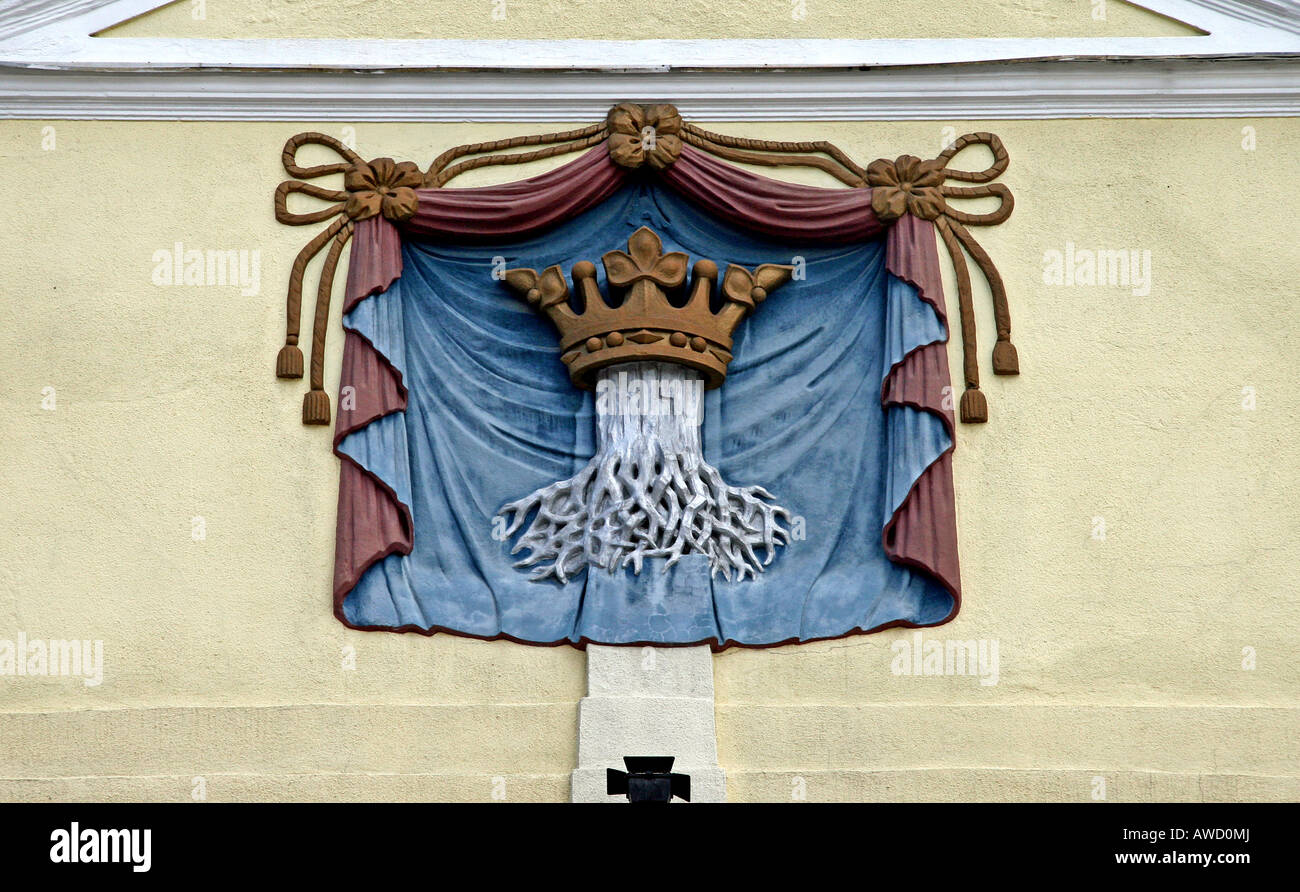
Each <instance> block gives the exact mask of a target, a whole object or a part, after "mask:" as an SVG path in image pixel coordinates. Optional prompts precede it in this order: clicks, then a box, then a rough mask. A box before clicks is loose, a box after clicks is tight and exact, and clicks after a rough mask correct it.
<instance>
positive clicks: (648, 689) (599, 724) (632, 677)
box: [572, 645, 726, 802]
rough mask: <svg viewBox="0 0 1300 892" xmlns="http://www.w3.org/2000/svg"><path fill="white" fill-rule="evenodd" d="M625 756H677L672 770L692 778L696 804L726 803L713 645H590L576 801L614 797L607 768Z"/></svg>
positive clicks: (581, 713) (575, 777)
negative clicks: (720, 765) (716, 717)
mask: <svg viewBox="0 0 1300 892" xmlns="http://www.w3.org/2000/svg"><path fill="white" fill-rule="evenodd" d="M624 756H672V757H673V758H674V759H675V760H676V761H674V763H673V771H675V772H680V773H683V774H687V775H689V776H690V778H691V801H692V802H724V801H726V778H725V777H724V774H723V772H722V770H721V769H719V768H718V746H717V731H716V730H715V722H714V702H713V654H712V652H711V651H710V650H709V648H708V647H707V646H703V647H599V646H596V645H592V646H591V647H589V648H588V650H587V696H586V697H583V698H582V702H581V703H579V704H578V767H577V768H576V769H575V770H574V772H573V781H572V791H573V792H572V799H573V801H574V802H608V801H611V800H610V797H609V796H608V794H607V793H606V786H605V770H606V769H607V768H622V767H623V764H624V763H623V757H624Z"/></svg>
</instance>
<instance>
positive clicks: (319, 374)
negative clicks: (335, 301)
mask: <svg viewBox="0 0 1300 892" xmlns="http://www.w3.org/2000/svg"><path fill="white" fill-rule="evenodd" d="M340 222H342V223H343V226H342V228H340V229H339V230H338V234H337V235H335V236H334V243H333V244H332V245H330V249H329V253H328V254H326V255H325V265H324V266H323V267H321V271H320V284H319V285H318V286H317V288H316V321H315V324H314V325H313V326H312V330H311V390H309V391H308V392H307V393H306V395H304V396H303V401H302V423H303V424H329V423H330V398H329V394H327V393H326V392H325V336H326V334H327V333H328V332H329V320H330V295H331V292H333V290H334V271H335V269H336V268H337V267H338V264H339V257H340V256H341V255H342V254H343V246H344V245H346V244H347V243H348V239H349V238H351V237H352V227H353V223H352V221H351V220H347V221H340ZM327 231H328V230H327Z"/></svg>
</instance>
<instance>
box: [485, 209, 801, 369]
mask: <svg viewBox="0 0 1300 892" xmlns="http://www.w3.org/2000/svg"><path fill="white" fill-rule="evenodd" d="M601 262H602V263H603V264H604V266H605V278H606V281H607V282H608V284H609V287H610V289H611V291H612V292H613V293H614V294H615V295H621V296H622V301H621V303H620V302H618V301H617V300H615V303H617V306H613V305H611V303H610V301H608V300H606V298H605V295H603V294H602V293H601V290H600V286H599V284H598V283H597V281H596V265H595V264H594V263H591V262H590V261H585V260H584V261H581V262H579V263H576V264H574V266H573V271H572V272H573V282H574V285H575V286H576V288H577V290H578V293H579V295H580V296H581V298H582V308H583V309H582V312H575V311H574V309H573V307H572V305H571V303H570V291H569V284H568V282H567V281H566V280H565V278H564V274H563V272H562V271H561V269H560V267H559V266H551V267H548V268H546V269H545V270H543V271H542V272H541V273H538V272H537V271H536V270H532V269H512V270H508V271H507V272H506V279H505V280H506V284H507V285H509V286H510V288H511V289H513V290H514V291H515V293H516V294H518V295H519V296H520V297H522V298H523V299H524V300H525V301H526V302H527V303H528V304H529V305H530V306H532V307H533V308H534V309H536V310H537V311H538V312H540V313H544V314H545V315H546V316H547V317H548V318H549V319H550V320H551V321H552V322H553V323H554V324H555V327H556V328H557V329H558V330H559V332H560V349H561V351H562V352H561V357H560V358H561V359H562V360H563V362H564V364H565V365H566V366H568V368H569V377H570V379H571V380H572V381H573V383H574V384H575V385H577V386H578V387H581V388H584V389H586V390H591V389H594V388H595V386H596V374H595V373H596V372H597V371H598V370H599V369H602V368H605V367H606V366H610V365H614V364H616V363H621V362H640V361H648V360H655V361H661V362H672V363H677V364H679V365H684V366H688V367H690V368H693V369H697V370H698V371H700V372H701V373H702V374H703V376H704V383H705V387H706V388H714V387H719V386H721V385H722V382H723V381H724V380H725V379H726V376H727V365H728V363H730V362H731V347H732V338H731V336H732V333H733V332H734V331H735V329H736V326H737V325H739V324H740V321H741V320H742V319H743V318H744V317H745V315H746V314H747V313H750V312H753V311H754V310H755V309H756V308H757V307H758V305H759V304H760V303H762V302H763V301H764V300H766V299H767V296H768V294H769V293H770V292H771V291H773V290H774V289H776V288H778V287H780V286H781V285H783V284H784V283H785V282H788V281H789V280H790V277H791V275H792V274H793V271H794V269H793V267H790V266H782V265H778V264H772V263H765V264H762V265H760V266H759V267H758V268H757V269H756V270H754V271H753V272H750V271H749V270H747V269H745V268H744V267H741V266H736V265H735V264H731V265H729V266H728V267H727V271H726V274H725V275H724V276H723V280H722V302H723V303H722V307H721V309H719V310H718V311H717V312H716V313H715V312H713V310H712V307H711V302H712V300H713V293H714V289H715V287H716V285H717V282H718V265H717V264H716V263H714V262H713V261H711V260H705V259H701V260H697V261H696V262H695V266H694V267H693V268H692V270H691V275H690V284H689V287H688V286H687V274H686V268H687V263H688V258H687V256H686V255H685V254H683V253H681V252H680V251H673V252H669V253H667V254H665V253H664V251H663V242H662V241H661V240H660V238H659V236H657V235H655V233H654V232H652V231H651V230H650V229H647V228H646V227H644V226H643V227H641V228H640V229H638V230H637V231H636V232H634V233H633V234H632V236H631V238H629V239H628V244H627V250H626V251H609V252H607V253H606V254H604V255H603V256H602V257H601ZM683 297H684V302H683V300H682V298H683Z"/></svg>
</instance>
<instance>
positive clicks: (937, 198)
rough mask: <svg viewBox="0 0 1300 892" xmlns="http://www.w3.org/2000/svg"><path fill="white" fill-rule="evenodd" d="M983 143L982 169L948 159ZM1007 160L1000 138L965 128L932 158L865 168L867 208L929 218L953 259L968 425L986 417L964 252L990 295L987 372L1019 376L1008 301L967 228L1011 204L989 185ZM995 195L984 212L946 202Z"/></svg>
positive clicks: (1002, 216)
mask: <svg viewBox="0 0 1300 892" xmlns="http://www.w3.org/2000/svg"><path fill="white" fill-rule="evenodd" d="M976 144H978V145H986V146H988V147H989V150H990V151H991V152H992V153H993V163H992V164H991V165H989V166H988V167H987V168H985V169H984V170H960V169H958V168H954V167H949V166H948V165H949V163H950V162H951V161H952V159H953V156H955V155H956V154H957V153H958V152H960V151H961V150H962V149H964V148H966V147H967V146H969V145H976ZM1009 163H1010V159H1009V156H1008V155H1007V151H1006V149H1005V148H1003V146H1002V141H1001V140H999V139H998V138H997V137H996V136H994V135H993V134H992V133H968V134H966V135H965V136H962V137H960V138H958V139H957V140H955V141H954V142H953V143H952V145H950V146H949V147H948V148H947V149H945V150H944V151H943V152H941V153H940V154H939V157H937V158H935V159H933V160H932V161H922V160H921V159H919V158H916V157H914V156H912V155H903V156H901V157H899V158H898V159H896V160H894V161H889V160H886V159H881V160H879V161H874V162H872V163H871V165H870V166H869V167H868V168H867V171H866V181H867V184H868V185H869V186H871V190H872V192H871V207H872V210H874V211H875V213H876V217H877V218H879V219H880V220H895V219H897V218H899V217H901V216H902V215H904V214H912V215H913V216H915V217H918V218H920V219H922V220H930V221H932V222H933V223H934V227H935V230H936V231H937V232H938V233H939V237H940V238H941V239H942V240H943V244H944V247H945V248H947V249H948V256H949V257H951V258H952V265H953V272H954V273H955V275H956V277H957V306H958V308H959V311H960V320H961V346H962V373H963V376H964V377H965V380H966V390H965V392H964V393H963V394H962V397H961V407H960V408H961V420H962V422H963V423H966V424H982V423H984V422H986V421H988V420H989V406H988V399H987V397H985V396H984V394H983V393H982V392H980V389H979V387H980V373H979V361H978V348H977V347H976V334H975V311H974V308H973V307H972V302H973V297H972V294H973V292H972V289H971V278H970V269H969V268H968V267H967V265H966V255H967V254H969V255H970V257H971V259H972V260H974V261H975V265H976V266H978V267H979V268H980V272H981V273H983V274H984V278H985V280H987V281H988V283H989V291H990V292H991V293H992V296H993V318H994V321H995V324H996V326H997V341H996V342H995V343H994V345H993V373H994V374H995V375H1018V374H1020V357H1019V356H1018V355H1017V354H1016V348H1015V345H1014V344H1012V343H1011V311H1010V309H1009V308H1008V307H1007V292H1006V288H1005V287H1004V286H1003V284H1002V276H1001V275H999V274H998V270H997V267H995V266H994V265H993V259H992V258H991V257H989V255H988V252H987V251H985V250H984V249H983V248H982V247H981V246H980V244H979V242H977V241H975V238H974V236H972V235H971V234H970V230H969V229H967V228H966V227H967V226H991V225H994V224H996V223H1001V222H1002V221H1003V220H1006V219H1007V217H1009V216H1011V211H1012V208H1013V207H1014V206H1015V202H1014V200H1013V199H1012V197H1011V190H1010V189H1008V188H1007V187H1006V186H1005V185H1003V184H1002V183H991V182H989V181H990V180H993V179H995V178H997V177H998V176H1000V175H1001V174H1002V173H1003V171H1005V170H1006V169H1007V165H1008V164H1009ZM948 180H959V181H962V182H966V183H978V184H980V185H977V186H949V185H947V181H948ZM990 197H992V198H997V199H999V201H1000V204H999V206H998V208H997V209H996V210H994V211H990V212H989V213H986V214H970V213H967V212H965V211H961V210H958V209H957V208H955V207H953V206H952V205H951V204H949V199H953V198H990Z"/></svg>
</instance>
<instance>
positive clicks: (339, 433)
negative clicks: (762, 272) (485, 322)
mask: <svg viewBox="0 0 1300 892" xmlns="http://www.w3.org/2000/svg"><path fill="white" fill-rule="evenodd" d="M627 176H628V171H626V170H625V169H624V168H621V167H618V166H616V165H615V164H614V163H613V162H612V161H610V159H609V153H608V151H607V149H606V147H605V145H604V144H601V145H598V146H596V147H595V148H593V149H591V150H590V151H589V152H587V153H585V154H583V155H581V156H580V157H578V158H577V159H575V160H574V161H571V162H569V163H568V164H565V165H562V166H560V167H558V168H556V169H554V170H551V171H548V172H547V173H544V174H541V175H539V176H536V177H531V178H529V179H526V180H519V181H517V182H513V183H506V184H504V185H500V186H482V187H477V188H470V189H419V190H417V194H418V196H419V202H420V203H419V208H418V210H417V211H416V214H415V216H414V217H413V218H412V219H410V220H409V221H407V222H406V223H404V224H403V227H402V231H401V232H399V231H398V229H397V228H396V227H395V226H394V225H393V224H392V223H390V222H389V221H387V220H385V219H383V218H382V217H373V218H371V219H368V220H363V221H361V222H360V223H359V224H357V227H356V231H355V233H354V236H353V240H352V254H351V261H350V264H349V269H348V282H347V291H346V297H345V303H344V306H345V311H346V310H351V309H352V308H353V307H354V306H356V304H357V303H359V302H360V301H362V300H364V299H365V298H367V297H369V296H371V295H373V294H377V293H379V292H382V291H384V290H385V289H386V288H388V286H389V285H391V284H392V283H393V282H394V281H395V280H396V279H397V277H398V276H400V275H401V273H402V256H401V239H402V237H403V236H405V237H407V238H415V239H423V240H430V241H435V240H440V239H444V240H455V241H480V242H486V241H513V240H517V239H520V238H524V237H527V236H529V235H534V234H536V233H539V232H542V231H544V230H546V229H549V228H551V227H553V226H556V225H558V224H560V223H562V222H564V221H566V220H569V219H572V218H573V217H575V216H577V215H578V214H581V213H582V212H583V211H585V210H587V209H589V208H592V207H595V206H596V205H597V204H599V203H600V202H602V201H604V200H605V199H606V198H608V197H609V196H610V195H612V194H613V193H614V192H615V191H617V190H618V188H619V187H620V186H621V185H622V184H623V181H624V179H625V178H626V177H627ZM659 176H660V177H661V178H662V181H663V182H664V183H665V184H666V185H667V186H669V187H670V188H672V189H674V190H675V191H677V192H679V193H680V194H681V195H682V196H684V197H685V198H687V199H688V200H690V201H692V202H693V203H695V204H697V205H698V206H699V207H700V208H701V209H702V210H704V211H706V212H707V213H709V214H711V215H713V216H715V217H718V218H721V219H723V220H727V221H729V222H731V223H733V224H735V225H737V226H741V227H743V228H746V229H750V230H752V231H755V232H760V233H763V234H765V235H768V236H771V237H774V238H784V239H789V240H791V241H795V242H818V243H821V244H849V243H853V242H858V241H862V240H865V239H870V238H875V237H878V236H879V235H881V234H882V233H886V227H885V226H884V224H882V223H881V221H880V220H878V219H877V218H876V215H875V213H874V212H873V211H872V209H871V190H870V189H867V188H862V189H824V188H819V187H815V186H802V185H796V184H792V183H783V182H780V181H778V180H773V179H770V178H768V177H762V176H758V175H756V174H752V173H749V172H747V171H744V170H741V169H740V168H737V167H733V166H731V165H730V164H726V163H724V162H722V161H719V160H717V159H715V158H713V157H711V156H709V155H707V154H705V153H704V152H701V151H698V150H696V149H694V148H692V147H691V146H683V148H682V154H681V156H680V157H679V158H678V159H677V161H676V163H674V164H673V165H672V166H671V167H669V168H667V169H666V170H664V171H662V172H660V174H659ZM885 250H886V255H885V266H886V269H888V270H889V272H890V273H892V274H893V275H895V276H897V277H899V278H901V279H903V280H904V281H906V282H908V283H910V284H911V285H913V286H914V287H915V288H916V289H917V290H918V292H919V293H920V296H921V299H922V300H925V301H926V302H927V303H929V304H930V305H931V306H933V307H934V309H935V311H936V312H937V313H938V314H939V316H940V318H941V319H944V320H945V324H946V320H947V316H946V313H945V311H944V301H943V286H942V279H941V275H940V267H939V255H938V249H937V246H936V241H935V231H934V225H933V224H932V223H930V222H928V221H923V220H919V219H917V218H916V217H913V216H911V215H905V216H903V217H901V218H899V219H898V220H896V221H894V223H893V225H892V226H890V227H888V229H887V234H886V248H885ZM340 381H341V384H342V386H351V387H353V388H354V391H353V394H354V400H353V401H350V402H349V404H348V405H343V404H342V403H343V401H340V406H339V413H338V421H337V426H336V428H335V435H334V447H335V448H334V451H335V453H336V454H338V455H339V458H340V459H341V460H342V467H341V470H340V475H339V514H338V533H337V539H336V546H335V559H334V560H335V563H334V611H335V614H336V615H337V616H340V617H341V616H342V604H343V599H344V597H346V595H347V593H348V592H349V591H351V590H352V588H353V586H355V585H356V584H357V582H358V580H360V579H361V576H362V574H364V573H365V571H366V570H367V569H368V568H369V567H370V566H371V565H372V564H374V563H375V562H377V561H380V560H382V559H383V558H385V557H387V556H388V555H390V554H409V553H410V551H411V544H412V535H413V531H412V529H411V516H410V509H409V508H408V507H407V506H406V505H402V504H401V503H400V502H399V501H398V500H397V497H396V495H395V494H394V493H393V492H392V490H390V489H389V488H388V487H387V486H386V485H385V484H384V483H383V482H382V481H380V480H379V479H378V478H376V477H375V476H374V475H373V474H371V473H370V472H368V471H366V470H365V469H364V468H361V467H360V466H359V465H357V464H356V463H355V462H354V461H352V459H350V458H348V457H347V456H346V455H343V454H341V453H339V450H338V445H339V443H340V442H342V440H343V438H344V437H346V436H347V435H348V434H350V433H352V432H353V431H355V430H358V429H360V428H362V427H365V426H366V425H367V424H370V423H371V422H373V421H375V420H377V419H379V418H382V417H383V416H385V415H388V414H390V413H392V412H400V411H403V410H405V408H406V388H405V387H404V386H403V384H402V381H401V375H400V374H399V373H398V372H397V370H396V369H394V368H393V367H392V365H391V364H390V363H389V362H388V361H387V359H386V358H385V357H384V356H382V355H381V354H380V353H379V352H378V351H377V350H376V349H375V348H374V346H373V345H372V344H371V343H370V342H369V341H367V340H366V339H365V338H363V337H362V336H361V335H359V334H358V333H356V332H355V331H351V330H347V331H346V333H345V341H344V345H343V371H342V376H341V379H340ZM951 393H952V391H951V377H950V374H949V369H948V353H947V348H946V345H945V344H944V343H936V344H928V345H925V346H922V347H919V348H917V349H916V350H914V351H912V352H911V353H909V354H908V355H907V356H906V357H904V359H903V360H902V361H901V362H899V363H898V364H897V365H896V366H894V368H893V369H891V370H890V372H889V374H888V375H887V376H886V379H885V381H884V384H883V385H882V387H881V404H882V405H883V406H886V407H887V406H894V405H906V406H912V407H914V408H917V409H921V410H923V411H928V412H933V413H935V414H936V415H938V416H940V417H941V418H943V420H944V423H945V424H946V425H947V427H948V430H949V432H950V433H954V434H955V431H954V422H953V412H952V409H951V404H952V402H953V400H952V397H951ZM954 441H955V436H954ZM881 538H882V542H883V545H884V548H885V552H886V554H888V555H889V557H890V559H891V560H894V561H895V562H898V563H901V564H905V565H907V566H911V567H914V568H917V569H920V570H922V571H924V572H926V573H928V574H930V575H931V576H933V577H934V578H935V579H936V580H938V581H939V582H940V583H941V584H942V585H943V586H944V587H946V588H947V589H948V590H949V591H951V592H952V595H953V597H954V599H955V601H954V607H953V611H952V613H951V614H950V615H949V616H948V617H946V618H945V619H944V621H945V622H946V621H947V620H948V619H951V618H952V616H954V615H955V614H956V612H957V608H958V606H959V605H960V600H961V581H960V573H959V567H958V560H957V523H956V498H955V495H954V491H953V483H952V450H951V449H949V450H948V451H947V452H945V453H944V454H943V455H942V456H940V458H939V459H938V460H936V461H935V462H934V463H933V464H931V465H930V467H928V468H927V469H926V470H925V471H924V472H923V473H922V475H921V476H920V477H919V478H918V479H917V481H916V483H915V484H914V485H913V487H912V490H911V492H909V493H908V495H907V497H906V498H905V499H904V500H903V503H902V505H900V506H899V508H898V510H897V511H895V512H894V516H893V517H892V518H890V520H889V522H888V523H887V524H886V525H885V528H884V530H883V531H882V534H881Z"/></svg>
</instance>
